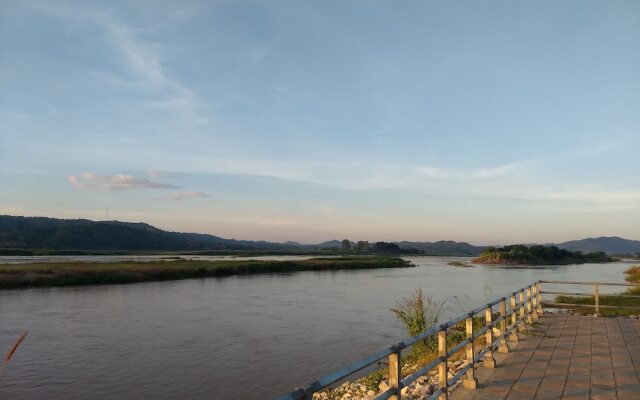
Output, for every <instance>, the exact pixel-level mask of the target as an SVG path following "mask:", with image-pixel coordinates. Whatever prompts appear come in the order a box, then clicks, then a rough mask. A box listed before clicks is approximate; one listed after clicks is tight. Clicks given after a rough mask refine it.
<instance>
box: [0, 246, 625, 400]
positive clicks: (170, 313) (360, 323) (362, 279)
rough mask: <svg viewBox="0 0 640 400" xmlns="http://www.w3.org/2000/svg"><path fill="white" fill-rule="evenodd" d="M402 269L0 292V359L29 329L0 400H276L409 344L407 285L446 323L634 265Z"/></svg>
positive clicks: (1, 376) (2, 379)
mask: <svg viewBox="0 0 640 400" xmlns="http://www.w3.org/2000/svg"><path fill="white" fill-rule="evenodd" d="M279 258H286V257H279ZM406 259H408V260H410V261H412V262H413V263H415V264H416V265H418V267H417V268H406V269H385V270H359V271H333V272H296V273H291V274H272V275H254V276H232V277H225V278H206V279H192V280H182V281H171V282H147V283H140V284H131V285H111V286H84V287H67V288H49V289H28V290H5V291H0V355H1V354H4V353H5V352H6V351H8V349H9V348H10V347H11V345H12V343H13V342H14V341H15V340H16V338H17V337H18V336H19V335H20V334H21V333H22V332H23V331H25V330H28V331H29V335H28V336H27V338H26V339H25V341H24V342H23V344H22V345H21V347H20V348H19V349H18V351H17V352H16V354H15V356H14V358H13V360H12V361H11V363H10V364H9V365H8V367H7V368H6V369H5V370H4V371H3V372H0V398H1V399H23V400H29V399H45V398H46V399H88V398H91V399H115V398H122V399H124V398H126V399H148V398H153V399H177V398H180V399H228V398H242V399H268V398H274V397H276V396H277V395H279V394H283V393H285V392H288V391H290V390H292V389H294V388H295V387H300V386H304V385H306V384H307V383H309V382H310V381H312V380H314V379H316V378H319V377H320V376H322V375H323V374H325V373H328V372H332V371H333V370H335V369H337V368H340V367H342V366H345V365H346V364H348V363H349V362H352V361H355V360H357V359H359V358H361V357H363V356H365V355H367V354H369V353H372V352H374V351H377V350H380V349H382V348H384V347H386V346H388V345H390V344H393V343H394V342H397V341H399V340H401V339H403V338H404V337H405V334H404V331H403V328H402V326H401V324H400V322H399V321H398V320H396V319H395V317H394V315H393V314H392V313H391V312H390V311H389V308H390V307H392V306H394V305H395V304H396V302H397V301H399V300H401V299H402V298H403V297H407V296H409V295H411V293H412V291H413V290H414V289H415V288H421V289H422V290H423V292H424V293H425V295H428V296H432V297H433V298H434V299H437V300H444V301H446V303H445V307H444V309H443V314H442V318H441V319H442V320H446V319H447V318H449V317H452V316H455V315H458V314H460V313H462V312H463V311H465V310H469V309H471V308H474V307H477V306H479V305H480V304H482V303H484V302H486V299H488V298H495V297H498V296H500V295H504V294H506V293H508V292H511V291H513V290H516V289H517V288H520V287H522V286H524V285H526V284H529V283H531V282H533V281H535V280H538V279H546V280H598V281H606V282H623V280H624V276H623V271H624V270H625V269H627V268H628V267H629V266H630V265H631V264H629V263H625V262H618V263H611V264H584V265H571V266H545V267H527V268H523V267H506V266H505V267H497V266H476V267H475V268H461V267H452V266H448V265H447V262H449V261H452V260H459V261H463V262H469V259H465V258H461V257H406ZM565 289H566V288H565ZM573 289H575V288H573ZM608 290H610V289H608V288H605V289H604V290H603V292H607V291H608ZM5 349H6V350H5Z"/></svg>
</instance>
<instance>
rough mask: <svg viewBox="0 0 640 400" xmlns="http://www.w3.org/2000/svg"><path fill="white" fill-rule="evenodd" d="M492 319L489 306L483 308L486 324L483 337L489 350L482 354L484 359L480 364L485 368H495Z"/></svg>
mask: <svg viewBox="0 0 640 400" xmlns="http://www.w3.org/2000/svg"><path fill="white" fill-rule="evenodd" d="M492 321H493V316H492V315H491V306H488V307H487V308H486V309H485V310H484V324H485V326H488V327H489V329H487V333H486V334H485V338H486V341H487V347H488V348H489V351H487V354H485V356H484V360H483V361H482V366H483V367H485V368H495V367H496V360H495V358H493V327H492V326H491V322H492Z"/></svg>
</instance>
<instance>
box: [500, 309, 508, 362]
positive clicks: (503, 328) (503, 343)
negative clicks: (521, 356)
mask: <svg viewBox="0 0 640 400" xmlns="http://www.w3.org/2000/svg"><path fill="white" fill-rule="evenodd" d="M498 307H499V309H500V318H501V320H500V336H501V337H502V339H501V340H500V346H498V351H499V352H500V353H508V352H509V344H508V343H507V303H506V302H505V298H504V297H503V298H502V299H500V303H499V306H498Z"/></svg>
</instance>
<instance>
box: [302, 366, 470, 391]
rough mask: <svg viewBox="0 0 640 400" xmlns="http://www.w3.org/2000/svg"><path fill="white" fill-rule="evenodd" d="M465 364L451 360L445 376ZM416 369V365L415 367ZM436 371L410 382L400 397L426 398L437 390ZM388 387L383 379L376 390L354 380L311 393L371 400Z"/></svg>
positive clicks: (454, 385)
mask: <svg viewBox="0 0 640 400" xmlns="http://www.w3.org/2000/svg"><path fill="white" fill-rule="evenodd" d="M464 365H465V360H464V359H460V360H457V361H454V362H452V363H451V364H450V365H449V370H448V373H447V376H448V378H449V379H452V378H453V376H454V375H455V374H456V373H457V372H458V371H459V370H460V369H461V368H462V367H464ZM415 369H416V370H417V369H418V368H417V366H416V368H415ZM461 383H462V380H458V381H457V382H456V383H455V384H453V385H451V386H450V388H451V389H454V388H456V387H457V386H458V385H460V384H461ZM438 388H439V386H438V371H437V369H433V370H431V371H429V373H428V374H427V375H424V376H421V377H420V378H418V379H416V380H415V381H414V382H412V383H411V384H410V385H409V386H407V387H405V388H403V389H402V399H405V400H418V399H426V398H428V397H429V396H431V394H433V392H435V391H436V390H438ZM387 389H389V381H388V380H386V379H385V380H384V381H383V382H382V383H380V385H379V387H378V390H377V391H374V390H370V389H368V388H367V387H366V386H365V385H364V384H363V383H362V381H356V382H345V383H343V384H342V385H340V386H338V387H336V388H333V389H330V390H327V391H324V392H320V393H316V394H314V395H313V398H314V400H348V399H353V400H355V399H364V400H372V399H374V398H375V397H376V396H377V395H378V394H379V393H382V392H384V391H385V390H387Z"/></svg>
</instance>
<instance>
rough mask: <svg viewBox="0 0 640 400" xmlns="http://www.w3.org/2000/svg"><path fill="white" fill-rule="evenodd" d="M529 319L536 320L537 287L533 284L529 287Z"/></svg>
mask: <svg viewBox="0 0 640 400" xmlns="http://www.w3.org/2000/svg"><path fill="white" fill-rule="evenodd" d="M531 308H532V310H531V318H532V319H533V321H537V320H538V286H536V284H535V283H534V284H533V285H531Z"/></svg>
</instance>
